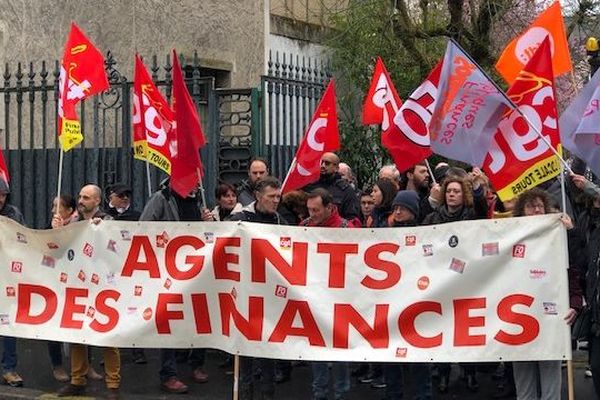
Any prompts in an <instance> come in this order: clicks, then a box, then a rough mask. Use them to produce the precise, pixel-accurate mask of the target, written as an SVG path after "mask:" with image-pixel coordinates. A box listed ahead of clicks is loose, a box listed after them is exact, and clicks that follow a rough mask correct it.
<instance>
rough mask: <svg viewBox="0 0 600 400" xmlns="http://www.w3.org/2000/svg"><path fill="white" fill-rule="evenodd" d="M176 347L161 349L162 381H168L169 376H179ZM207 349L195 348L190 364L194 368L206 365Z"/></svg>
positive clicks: (160, 372)
mask: <svg viewBox="0 0 600 400" xmlns="http://www.w3.org/2000/svg"><path fill="white" fill-rule="evenodd" d="M175 352H176V350H175V349H160V371H159V372H158V374H159V375H160V381H161V382H166V381H168V380H169V378H172V377H177V359H176V357H175ZM205 355H206V349H193V350H192V352H191V354H190V356H189V360H190V364H191V366H192V369H196V368H198V367H202V366H203V365H204V357H205Z"/></svg>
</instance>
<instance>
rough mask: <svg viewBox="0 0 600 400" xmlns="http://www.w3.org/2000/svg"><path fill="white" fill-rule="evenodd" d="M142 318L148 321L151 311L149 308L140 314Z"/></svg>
mask: <svg viewBox="0 0 600 400" xmlns="http://www.w3.org/2000/svg"><path fill="white" fill-rule="evenodd" d="M142 317H143V318H144V319H145V320H146V321H149V320H150V318H152V309H151V308H150V307H148V308H146V309H145V310H144V312H143V313H142Z"/></svg>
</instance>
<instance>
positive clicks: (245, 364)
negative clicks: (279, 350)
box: [239, 356, 276, 400]
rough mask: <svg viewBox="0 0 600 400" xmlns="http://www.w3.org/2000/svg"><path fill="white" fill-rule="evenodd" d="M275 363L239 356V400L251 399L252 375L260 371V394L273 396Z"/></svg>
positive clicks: (273, 361)
mask: <svg viewBox="0 0 600 400" xmlns="http://www.w3.org/2000/svg"><path fill="white" fill-rule="evenodd" d="M275 362H276V360H270V359H267V358H252V357H241V356H240V386H239V392H240V400H247V399H251V398H252V393H253V392H254V379H255V376H254V373H255V371H256V370H258V369H260V379H261V380H260V393H261V394H262V395H263V396H264V395H267V396H273V394H274V393H275V380H274V378H275Z"/></svg>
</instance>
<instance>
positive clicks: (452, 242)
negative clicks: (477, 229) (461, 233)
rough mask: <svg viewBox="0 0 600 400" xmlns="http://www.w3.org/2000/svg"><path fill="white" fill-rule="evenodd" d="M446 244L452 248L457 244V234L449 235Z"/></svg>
mask: <svg viewBox="0 0 600 400" xmlns="http://www.w3.org/2000/svg"><path fill="white" fill-rule="evenodd" d="M448 246H450V247H452V248H454V247H456V246H458V236H456V235H452V236H450V239H448Z"/></svg>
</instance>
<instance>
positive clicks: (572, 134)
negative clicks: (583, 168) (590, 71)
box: [558, 71, 600, 176]
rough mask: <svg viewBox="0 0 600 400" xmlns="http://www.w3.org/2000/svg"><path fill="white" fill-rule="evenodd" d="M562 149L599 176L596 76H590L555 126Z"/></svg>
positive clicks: (599, 111) (599, 77) (599, 122)
mask: <svg viewBox="0 0 600 400" xmlns="http://www.w3.org/2000/svg"><path fill="white" fill-rule="evenodd" d="M558 125H559V127H560V138H561V141H562V144H563V146H565V147H566V148H567V149H568V150H569V151H570V152H572V153H573V154H575V155H576V156H577V157H579V158H581V159H582V160H584V161H585V162H586V163H587V165H588V167H590V169H591V170H592V172H593V173H594V174H595V175H596V176H600V73H598V71H597V72H596V73H595V74H594V76H593V77H592V79H591V80H590V81H589V82H588V83H587V84H586V85H585V87H584V88H583V89H582V90H581V92H580V93H579V96H577V97H576V98H575V100H573V101H572V102H571V104H570V105H569V106H568V107H567V109H566V110H565V111H564V112H563V113H562V115H561V116H560V120H559V122H558Z"/></svg>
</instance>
